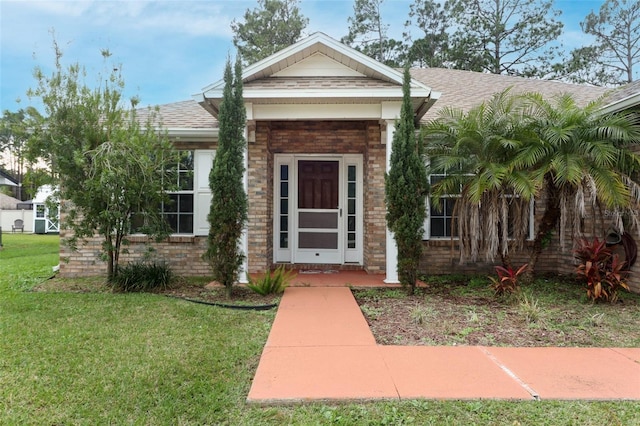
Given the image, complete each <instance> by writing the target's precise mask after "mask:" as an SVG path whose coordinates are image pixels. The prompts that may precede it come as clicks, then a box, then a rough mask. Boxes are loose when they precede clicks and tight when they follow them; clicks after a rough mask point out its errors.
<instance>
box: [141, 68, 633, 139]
mask: <svg viewBox="0 0 640 426" xmlns="http://www.w3.org/2000/svg"><path fill="white" fill-rule="evenodd" d="M411 75H412V77H413V78H415V79H416V80H418V81H420V82H422V83H423V84H425V85H426V86H428V87H430V88H431V89H432V90H434V91H437V92H440V93H441V96H440V99H438V101H437V102H436V103H435V105H434V106H433V107H432V108H431V109H430V110H429V111H428V112H427V114H426V115H425V116H424V118H423V120H429V119H432V118H435V117H436V116H437V114H438V111H439V110H440V109H442V108H443V107H453V108H460V109H462V110H464V111H467V110H469V109H470V108H472V107H474V106H476V105H479V104H480V103H481V102H483V101H485V100H488V99H489V98H491V96H493V94H495V93H497V92H501V91H503V90H505V89H507V88H509V87H511V88H512V90H513V91H515V92H539V93H541V94H542V95H543V96H545V97H552V96H554V95H559V94H563V93H570V94H572V95H573V96H574V98H575V99H576V101H577V102H578V104H580V105H586V104H587V103H588V102H590V101H593V100H596V99H597V98H599V97H600V96H603V95H605V94H606V93H607V92H609V91H610V89H606V88H602V87H596V86H587V85H578V84H570V83H563V82H559V81H551V80H537V79H528V78H522V77H513V76H506V75H496V74H485V73H479V72H473V71H461V70H451V69H444V68H414V69H412V70H411ZM636 83H639V82H636ZM636 83H632V84H631V85H628V86H631V87H627V86H624V88H623V89H619V91H616V92H611V93H612V95H611V96H615V98H607V101H608V102H613V101H615V100H618V99H622V98H624V97H626V96H629V95H631V94H633V93H634V91H635V92H637V91H638V90H640V84H636ZM385 87H394V84H393V83H388V82H384V81H380V80H373V79H368V78H358V77H277V78H264V79H259V80H254V81H251V82H248V83H246V84H245V88H247V89H282V90H287V89H300V88H315V89H319V88H326V89H332V88H347V89H348V88H385ZM138 114H139V117H140V118H141V119H142V120H145V119H146V118H147V117H148V114H149V110H148V109H141V110H139V111H138ZM159 116H160V117H161V119H162V125H163V126H164V127H166V128H186V129H214V128H217V127H218V122H217V120H216V119H215V118H214V117H213V116H211V115H210V114H209V113H208V112H207V111H206V110H205V109H204V108H202V107H201V106H200V105H199V104H198V103H197V102H195V101H193V100H187V101H181V102H174V103H170V104H164V105H160V106H159ZM155 124H156V125H157V124H158V123H155Z"/></svg>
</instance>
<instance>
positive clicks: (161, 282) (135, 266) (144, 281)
mask: <svg viewBox="0 0 640 426" xmlns="http://www.w3.org/2000/svg"><path fill="white" fill-rule="evenodd" d="M172 277H173V273H172V271H171V268H170V267H169V265H167V264H166V263H163V262H160V263H157V262H144V261H142V262H134V263H129V264H128V265H124V266H121V267H120V269H119V270H118V275H116V276H115V277H114V278H113V279H112V280H111V285H112V287H113V289H114V290H116V291H121V292H125V293H131V292H144V291H153V290H164V289H166V288H167V287H169V284H170V283H171V279H172Z"/></svg>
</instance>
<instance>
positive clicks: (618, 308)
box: [354, 282, 640, 347]
mask: <svg viewBox="0 0 640 426" xmlns="http://www.w3.org/2000/svg"><path fill="white" fill-rule="evenodd" d="M560 285H562V286H563V287H559V286H560ZM354 296H355V297H356V300H357V301H358V304H359V305H360V308H361V310H362V312H363V314H364V315H365V318H366V320H367V322H368V323H369V326H370V328H371V331H372V333H373V334H374V336H375V338H376V341H377V342H378V343H379V344H383V345H446V346H455V345H482V346H524V347H537V346H570V347H638V346H639V345H640V336H639V335H638V329H640V304H639V298H638V297H637V296H635V295H631V294H629V293H625V294H624V295H623V296H622V302H621V303H617V304H615V305H611V304H592V303H589V302H587V301H585V300H584V297H583V296H582V290H581V288H580V287H579V286H576V285H574V284H571V283H568V284H567V283H562V284H558V283H549V282H543V283H542V284H539V283H538V284H534V285H533V286H531V287H529V288H526V289H524V291H523V293H522V295H521V296H520V297H515V298H513V299H511V300H506V301H504V300H503V301H500V300H497V299H496V298H494V297H493V294H492V293H491V291H490V290H489V289H487V288H486V285H485V284H484V282H482V284H480V285H478V283H476V284H475V285H474V284H473V283H472V285H469V284H468V283H465V282H462V283H460V282H458V283H447V284H432V285H430V286H429V287H428V288H424V289H419V290H418V291H417V292H416V294H415V295H413V296H407V295H406V294H405V293H404V291H403V290H399V289H371V290H355V291H354Z"/></svg>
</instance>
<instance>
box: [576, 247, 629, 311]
mask: <svg viewBox="0 0 640 426" xmlns="http://www.w3.org/2000/svg"><path fill="white" fill-rule="evenodd" d="M574 256H575V258H576V259H577V260H578V262H579V264H578V266H577V267H576V273H577V274H578V277H579V278H582V279H583V280H584V281H585V282H586V284H587V297H588V298H589V300H592V301H594V302H597V301H599V300H606V301H609V302H611V303H614V302H616V301H617V300H618V291H619V290H620V288H624V289H625V290H629V286H628V285H627V283H625V279H626V277H627V272H625V270H624V267H625V262H621V261H620V259H619V258H618V255H617V254H613V253H612V251H611V249H610V248H609V247H607V244H606V241H604V240H603V241H600V240H599V239H598V238H594V239H593V241H589V240H585V239H582V240H580V241H579V242H578V247H577V248H576V250H575V251H574Z"/></svg>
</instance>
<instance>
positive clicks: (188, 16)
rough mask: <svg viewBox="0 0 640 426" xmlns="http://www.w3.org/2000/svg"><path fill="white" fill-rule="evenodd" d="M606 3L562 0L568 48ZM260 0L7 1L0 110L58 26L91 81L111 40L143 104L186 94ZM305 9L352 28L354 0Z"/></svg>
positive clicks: (26, 79)
mask: <svg viewBox="0 0 640 426" xmlns="http://www.w3.org/2000/svg"><path fill="white" fill-rule="evenodd" d="M602 2H603V0H556V2H555V7H556V9H559V10H561V11H562V12H563V14H562V17H561V19H562V21H563V22H564V23H565V33H564V35H563V39H562V42H563V44H564V45H565V46H566V47H568V48H572V47H576V46H579V45H581V44H582V43H584V42H585V40H588V39H587V38H585V36H584V35H583V34H582V32H581V30H580V26H579V22H580V21H581V20H583V19H584V17H585V16H586V15H587V13H589V12H590V11H591V10H592V9H593V10H596V11H597V10H598V9H599V7H600V5H601V4H602ZM411 3H413V0H386V2H385V3H384V9H383V12H382V13H383V19H384V21H385V22H386V23H388V24H390V26H391V29H390V32H391V35H392V36H393V37H396V38H400V37H401V33H402V31H403V29H404V22H405V20H406V18H407V16H408V12H409V5H410V4H411ZM256 5H257V1H245V0H193V1H168V0H158V1H143V0H130V1H127V0H120V1H109V0H103V1H90V0H82V1H80V0H76V1H69V0H49V1H32V0H19V1H18V0H0V28H1V30H0V90H1V96H0V113H1V112H2V111H4V110H7V109H8V110H10V111H16V110H18V109H19V108H24V107H26V106H28V105H30V104H33V103H32V102H31V101H30V100H29V99H28V97H27V96H26V91H27V89H28V88H29V87H33V86H34V85H35V81H34V79H33V76H32V71H33V69H34V67H35V66H36V65H37V66H40V67H42V68H43V69H44V70H45V71H47V70H49V71H50V70H51V68H52V65H53V60H54V57H53V49H52V36H51V31H52V30H53V31H54V32H55V39H56V40H57V42H58V44H59V45H60V46H61V47H62V49H63V51H64V58H63V62H64V63H65V64H69V63H75V62H79V63H80V64H82V65H84V66H85V67H86V68H87V70H88V71H89V73H90V77H89V78H88V79H87V83H88V84H91V83H92V82H93V81H94V80H95V75H96V73H97V72H99V71H101V70H102V69H103V66H104V61H103V59H102V57H101V55H100V51H101V49H105V48H106V49H109V50H110V51H111V52H112V53H113V56H112V58H111V59H112V61H113V62H115V63H117V64H121V66H122V71H123V75H124V79H125V82H126V85H127V88H126V94H127V95H128V96H133V95H137V96H139V97H140V98H141V100H142V105H157V104H164V103H169V102H176V101H181V100H185V99H189V98H190V96H191V95H192V94H194V93H197V92H198V91H199V90H200V89H201V88H203V87H205V86H206V85H208V84H211V83H213V82H216V81H218V80H219V79H220V78H221V77H222V71H223V67H224V63H225V60H226V57H227V55H228V54H231V55H232V57H233V55H234V47H233V43H232V41H231V40H232V33H231V29H230V23H231V21H232V20H233V19H234V18H235V19H239V20H241V19H242V15H243V14H244V11H245V10H246V9H247V8H254V7H255V6H256ZM300 8H301V11H302V13H303V14H304V16H306V17H307V18H309V26H308V27H307V30H306V34H312V33H314V32H317V31H322V32H324V33H326V34H327V35H329V36H331V37H334V38H336V39H340V38H341V37H342V36H344V35H345V34H346V33H347V28H348V23H347V18H348V17H349V15H351V14H352V12H353V1H352V0H302V1H301V3H300ZM92 77H93V79H92ZM17 99H20V100H21V101H20V102H17Z"/></svg>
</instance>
